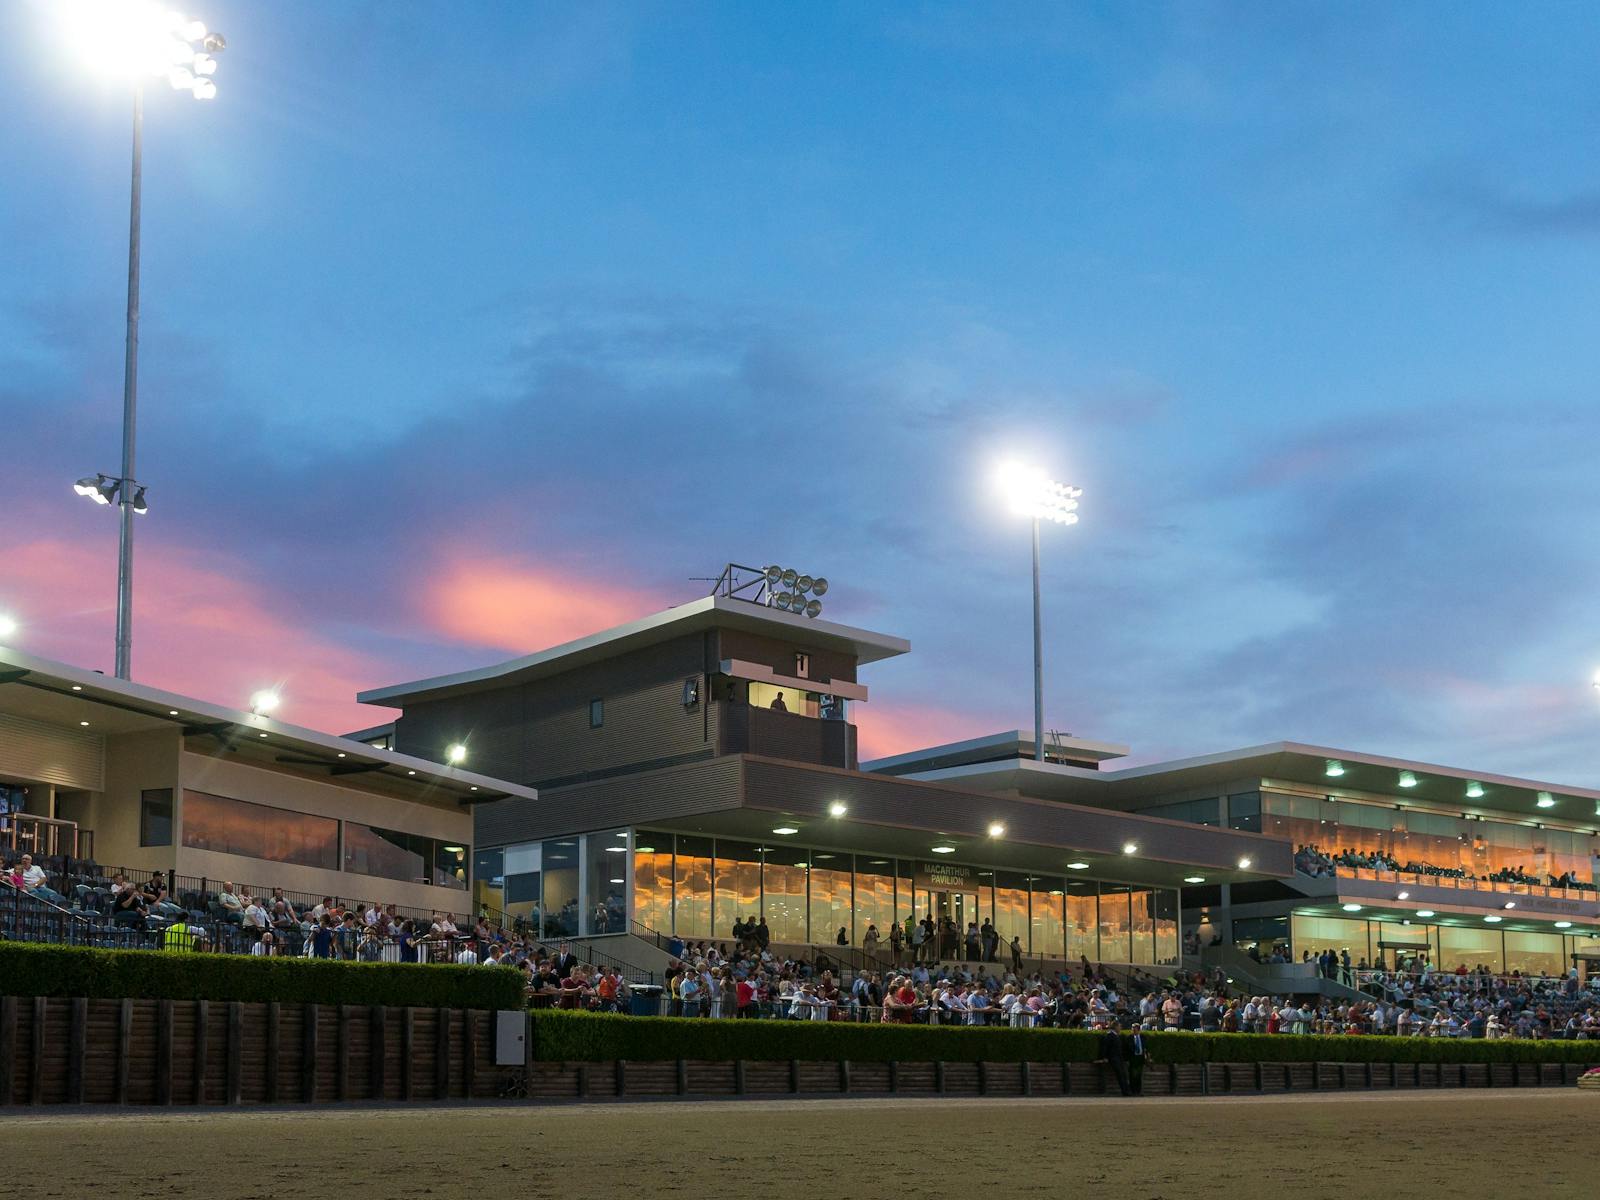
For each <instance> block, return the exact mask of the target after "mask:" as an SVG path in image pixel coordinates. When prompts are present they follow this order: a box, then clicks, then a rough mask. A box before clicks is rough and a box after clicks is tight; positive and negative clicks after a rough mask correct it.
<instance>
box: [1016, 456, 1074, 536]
mask: <svg viewBox="0 0 1600 1200" xmlns="http://www.w3.org/2000/svg"><path fill="white" fill-rule="evenodd" d="M997 479H998V482H999V485H1000V491H1001V493H1002V494H1003V495H1004V496H1005V498H1006V504H1007V505H1008V507H1009V508H1010V509H1011V511H1012V512H1013V513H1014V514H1016V515H1017V516H1019V517H1032V518H1033V519H1034V520H1036V521H1054V522H1055V523H1056V524H1058V525H1076V524H1077V523H1078V499H1079V497H1081V496H1082V495H1083V489H1082V488H1078V487H1072V486H1071V485H1070V484H1065V483H1057V482H1056V481H1055V480H1053V479H1051V478H1050V477H1049V476H1048V475H1046V474H1045V473H1044V472H1043V471H1041V470H1040V469H1039V468H1038V467H1030V466H1027V465H1025V464H1022V463H1014V462H1008V463H1002V464H1001V466H1000V469H999V471H998V472H997Z"/></svg>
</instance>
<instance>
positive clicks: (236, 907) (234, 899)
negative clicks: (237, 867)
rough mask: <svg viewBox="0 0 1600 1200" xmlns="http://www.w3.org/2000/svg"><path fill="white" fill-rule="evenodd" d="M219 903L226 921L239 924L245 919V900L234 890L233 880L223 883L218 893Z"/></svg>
mask: <svg viewBox="0 0 1600 1200" xmlns="http://www.w3.org/2000/svg"><path fill="white" fill-rule="evenodd" d="M217 904H218V905H219V906H221V908H222V919H223V920H224V921H229V922H232V923H233V924H235V925H238V924H240V923H241V922H242V921H243V920H244V902H243V901H241V900H240V899H239V897H238V895H237V894H236V893H235V892H234V890H233V884H232V883H231V882H229V883H224V884H223V885H222V890H221V891H220V892H218V893H217Z"/></svg>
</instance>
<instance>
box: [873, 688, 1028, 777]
mask: <svg viewBox="0 0 1600 1200" xmlns="http://www.w3.org/2000/svg"><path fill="white" fill-rule="evenodd" d="M850 719H851V720H852V721H853V722H855V726H856V746H857V755H858V757H859V758H860V759H861V761H862V762H867V761H869V760H871V759H874V758H887V757H888V756H889V755H891V754H904V753H905V752H906V751H908V750H920V749H922V748H923V747H925V746H942V745H944V744H946V743H948V742H960V741H965V740H966V739H968V738H974V737H982V736H983V735H984V734H986V733H995V732H997V731H999V730H1001V729H1010V728H1015V723H1014V722H1013V723H1012V724H1011V725H1006V724H1004V723H1002V722H1000V721H985V719H984V718H982V717H980V716H978V715H976V714H973V713H961V712H954V711H952V710H950V709H945V708H938V707H935V706H933V705H927V704H905V703H900V702H896V701H894V700H890V699H888V698H887V697H886V696H884V695H883V694H882V693H877V694H876V698H875V699H873V700H871V701H870V702H868V703H866V704H858V705H856V706H854V707H853V708H852V709H851V710H850Z"/></svg>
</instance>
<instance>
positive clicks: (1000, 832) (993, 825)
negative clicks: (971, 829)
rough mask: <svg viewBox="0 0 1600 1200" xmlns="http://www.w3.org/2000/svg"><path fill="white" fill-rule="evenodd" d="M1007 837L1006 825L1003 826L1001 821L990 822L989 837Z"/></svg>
mask: <svg viewBox="0 0 1600 1200" xmlns="http://www.w3.org/2000/svg"><path fill="white" fill-rule="evenodd" d="M1005 835H1006V827H1005V826H1004V825H1002V824H1001V823H1000V822H999V821H990V822H989V836H990V837H992V838H997V837H1005Z"/></svg>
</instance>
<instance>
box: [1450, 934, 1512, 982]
mask: <svg viewBox="0 0 1600 1200" xmlns="http://www.w3.org/2000/svg"><path fill="white" fill-rule="evenodd" d="M1463 965H1464V966H1465V967H1466V968H1467V969H1468V970H1469V971H1470V970H1472V969H1474V968H1475V967H1487V968H1488V969H1489V970H1491V971H1493V972H1495V973H1496V974H1499V973H1501V972H1503V971H1504V970H1505V954H1504V948H1503V946H1502V945H1501V940H1500V931H1499V930H1498V929H1470V928H1466V927H1458V926H1454V925H1441V926H1439V968H1440V970H1443V971H1454V970H1455V969H1456V968H1457V967H1460V966H1463Z"/></svg>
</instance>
